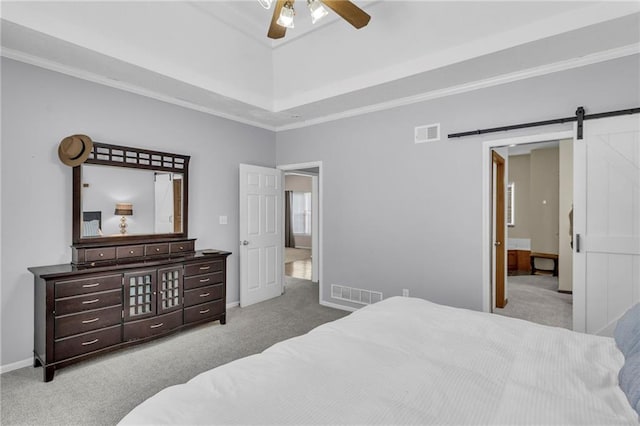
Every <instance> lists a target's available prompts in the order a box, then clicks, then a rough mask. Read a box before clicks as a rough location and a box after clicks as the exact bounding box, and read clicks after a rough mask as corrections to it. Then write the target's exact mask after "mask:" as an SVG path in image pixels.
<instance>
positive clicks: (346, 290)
mask: <svg viewBox="0 0 640 426" xmlns="http://www.w3.org/2000/svg"><path fill="white" fill-rule="evenodd" d="M331 297H332V298H334V299H339V300H346V301H347V302H353V303H360V304H362V305H370V304H372V303H376V302H379V301H381V300H382V293H381V292H379V291H370V290H363V289H361V288H353V287H346V286H343V285H336V284H331Z"/></svg>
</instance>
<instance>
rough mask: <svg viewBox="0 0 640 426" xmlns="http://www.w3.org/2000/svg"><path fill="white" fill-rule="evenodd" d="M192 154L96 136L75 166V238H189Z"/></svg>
mask: <svg viewBox="0 0 640 426" xmlns="http://www.w3.org/2000/svg"><path fill="white" fill-rule="evenodd" d="M189 158H190V157H188V156H184V155H178V154H170V153H164V152H158V151H149V150H142V149H137V148H130V147H123V146H117V145H108V144H103V143H99V142H94V143H93V149H92V152H91V155H90V156H89V158H88V159H87V161H86V162H85V163H83V164H81V165H79V166H76V167H74V168H73V243H74V244H84V243H87V244H91V243H100V244H102V243H111V242H113V243H118V242H123V243H129V242H139V241H147V240H159V239H171V238H187V229H188V218H189V209H188V199H189V197H188V193H189V186H188V180H189Z"/></svg>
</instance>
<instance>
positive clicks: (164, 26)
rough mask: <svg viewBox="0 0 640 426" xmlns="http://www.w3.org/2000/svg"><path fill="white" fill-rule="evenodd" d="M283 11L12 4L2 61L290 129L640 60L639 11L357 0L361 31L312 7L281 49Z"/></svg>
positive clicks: (615, 6)
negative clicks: (272, 28) (274, 34)
mask: <svg viewBox="0 0 640 426" xmlns="http://www.w3.org/2000/svg"><path fill="white" fill-rule="evenodd" d="M285 2H286V0H285ZM277 3H280V2H279V1H278V2H274V3H273V5H271V9H269V10H267V9H264V8H263V7H261V6H260V4H259V2H258V1H257V0H250V1H215V2H210V1H203V2H138V1H120V2H66V1H48V2H3V4H2V22H1V23H2V28H1V30H2V35H1V43H2V55H3V56H5V57H8V58H12V59H16V60H19V61H23V62H27V63H31V64H34V65H37V66H40V67H44V68H49V69H52V70H54V71H58V72H62V73H65V74H69V75H73V76H75V77H78V78H83V79H86V80H90V81H94V82H97V83H100V84H105V85H108V86H112V87H117V88H119V89H122V90H128V91H131V92H134V93H138V94H141V95H144V96H148V97H152V98H156V99H160V100H162V101H165V102H172V103H175V104H178V105H181V106H184V107H187V108H192V109H196V110H198V111H203V112H206V113H210V114H214V115H218V116H222V117H225V118H229V119H232V120H236V121H240V122H243V123H247V124H251V125H255V126H258V127H263V128H267V129H272V130H284V129H289V128H295V127H301V126H306V125H312V124H315V123H319V122H323V121H328V120H332V119H337V118H342V117H347V116H353V115H357V114H362V113H367V112H371V111H375V110H380V109H384V108H390V107H395V106H399V105H404V104H407V103H412V102H421V101H424V100H429V99H434V98H437V97H442V96H447V95H450V94H455V93H462V92H464V91H469V90H476V89H479V88H483V87H489V86H491V85H496V84H503V83H506V82H511V81H516V80H518V79H523V78H531V77H535V76H538V75H544V74H547V73H552V72H558V71H562V70H566V69H571V68H575V67H579V66H585V65H589V64H592V63H597V62H602V61H610V60H616V59H620V60H622V58H624V57H625V56H634V57H635V58H636V59H635V60H636V62H637V56H638V54H639V52H640V47H639V46H640V3H639V2H607V1H599V2H581V1H576V2H566V1H558V2H553V1H552V2H537V1H531V2H527V1H522V2H521V1H518V2H483V1H479V2H457V1H446V2H431V1H428V2H417V1H367V0H357V1H356V3H357V6H356V7H358V8H359V9H362V10H363V11H364V13H366V15H368V16H372V17H373V18H372V20H371V24H370V25H367V26H364V27H362V28H361V29H359V30H355V28H354V27H353V26H352V25H348V24H346V22H345V20H344V19H342V17H341V16H339V15H338V14H336V13H333V12H331V8H330V7H328V6H329V4H331V3H334V2H333V1H330V0H323V1H322V5H323V7H324V6H327V9H329V14H328V15H327V16H325V17H324V18H322V19H321V20H319V21H317V22H316V23H315V24H312V23H311V16H310V14H309V11H308V10H307V7H308V5H309V4H310V3H308V2H307V1H306V0H299V1H298V2H295V3H294V2H291V1H290V3H291V4H292V5H293V6H294V7H297V8H298V9H301V12H300V13H299V14H298V15H297V16H296V17H295V18H294V19H295V27H294V28H288V29H287V30H286V37H284V38H281V39H277V40H272V39H269V38H267V37H265V32H266V30H267V28H268V25H269V22H270V20H272V18H273V16H274V13H273V12H274V10H273V8H274V7H277ZM311 3H313V2H311ZM335 3H343V2H340V1H336V2H335ZM283 7H284V2H283ZM629 59H630V61H631V62H629V63H633V59H632V58H629Z"/></svg>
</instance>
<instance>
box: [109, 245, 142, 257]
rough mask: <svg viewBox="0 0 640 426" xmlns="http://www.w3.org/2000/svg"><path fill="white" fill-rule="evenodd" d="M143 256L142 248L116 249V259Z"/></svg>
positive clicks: (139, 246) (140, 246)
mask: <svg viewBox="0 0 640 426" xmlns="http://www.w3.org/2000/svg"><path fill="white" fill-rule="evenodd" d="M142 256H144V246H143V245H137V246H122V247H118V248H117V249H116V257H117V258H118V259H127V258H130V257H142Z"/></svg>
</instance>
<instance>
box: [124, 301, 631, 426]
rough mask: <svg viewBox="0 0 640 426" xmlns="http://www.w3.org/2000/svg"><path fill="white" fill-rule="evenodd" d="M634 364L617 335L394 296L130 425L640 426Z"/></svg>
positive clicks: (227, 369)
mask: <svg viewBox="0 0 640 426" xmlns="http://www.w3.org/2000/svg"><path fill="white" fill-rule="evenodd" d="M638 314H640V308H638ZM639 324H640V323H639ZM639 326H640V325H639ZM633 327H636V326H635V325H633V326H632V327H631V329H630V331H629V330H627V331H626V333H627V334H629V333H631V335H633V333H635V332H636V331H637V328H633ZM627 329H629V327H627ZM636 346H638V345H636ZM638 349H639V353H640V346H639V347H638ZM624 363H625V355H624V354H623V352H622V351H621V350H620V349H619V348H618V346H617V345H616V341H615V340H614V339H612V338H608V337H601V336H593V335H587V334H582V333H577V332H573V331H570V330H565V329H561V328H555V327H548V326H542V325H537V324H533V323H530V322H527V321H522V320H517V319H513V318H507V317H501V316H498V315H492V314H486V313H482V312H475V311H470V310H465V309H458V308H452V307H447V306H442V305H438V304H435V303H431V302H428V301H425V300H422V299H417V298H407V297H393V298H389V299H386V300H384V301H381V302H379V303H376V304H373V305H370V306H367V307H365V308H362V309H360V310H359V311H356V312H354V313H352V314H350V315H348V316H347V317H344V318H342V319H339V320H337V321H334V322H331V323H327V324H324V325H322V326H320V327H318V328H316V329H314V330H312V331H311V332H309V333H307V334H305V335H303V336H300V337H296V338H293V339H289V340H286V341H284V342H280V343H278V344H275V345H274V346H272V347H271V348H269V349H267V350H265V351H264V352H263V353H261V354H258V355H253V356H250V357H247V358H243V359H240V360H237V361H234V362H231V363H229V364H226V365H223V366H220V367H218V368H215V369H212V370H209V371H207V372H204V373H202V374H200V375H198V376H196V377H195V378H193V379H192V380H190V381H189V382H187V383H185V384H182V385H176V386H171V387H169V388H166V389H164V390H162V391H161V392H159V393H158V394H156V395H155V396H153V397H151V398H150V399H148V400H146V401H145V402H143V403H142V404H140V405H139V406H138V407H136V408H135V409H134V410H133V411H131V412H130V413H129V414H127V416H125V417H124V418H123V419H122V420H121V422H120V424H122V425H130V424H136V425H140V424H247V425H248V424H523V423H527V424H580V425H584V424H601V425H602V424H607V425H609V424H638V413H637V412H636V411H634V408H635V407H632V406H631V403H630V401H629V400H628V399H627V396H626V395H625V392H623V391H622V389H621V388H620V386H619V381H618V375H619V372H620V370H621V368H622V367H623V365H624ZM638 372H639V373H640V370H638Z"/></svg>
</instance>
